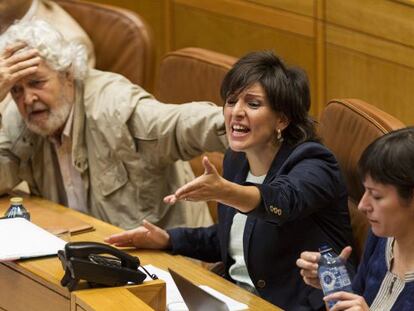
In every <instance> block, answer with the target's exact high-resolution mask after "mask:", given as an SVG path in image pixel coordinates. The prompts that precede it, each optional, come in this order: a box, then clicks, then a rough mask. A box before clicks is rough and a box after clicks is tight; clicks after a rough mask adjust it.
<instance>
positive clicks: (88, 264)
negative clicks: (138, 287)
mask: <svg viewBox="0 0 414 311" xmlns="http://www.w3.org/2000/svg"><path fill="white" fill-rule="evenodd" d="M101 254H108V255H110V256H103V255H101ZM58 257H59V259H60V261H61V262H62V266H63V269H64V270H65V275H64V276H63V278H62V280H61V281H60V283H61V284H62V286H67V287H68V289H69V291H73V290H75V289H76V286H77V285H78V282H79V280H81V279H83V280H86V281H88V282H89V283H90V284H98V285H106V286H120V285H125V284H127V283H135V284H140V283H142V282H143V281H144V279H145V278H146V275H145V274H144V273H143V272H141V271H139V270H138V267H139V266H140V262H139V259H138V257H134V256H131V255H129V254H127V253H126V252H123V251H121V250H119V249H116V248H115V247H112V246H110V245H107V244H103V243H96V242H69V243H67V244H66V245H65V249H64V250H60V251H59V252H58ZM144 270H145V269H144ZM150 277H151V278H153V279H154V278H157V277H156V276H154V275H150Z"/></svg>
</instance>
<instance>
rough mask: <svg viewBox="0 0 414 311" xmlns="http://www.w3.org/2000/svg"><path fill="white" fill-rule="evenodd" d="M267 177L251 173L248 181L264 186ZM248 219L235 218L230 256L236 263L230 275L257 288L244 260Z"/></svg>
mask: <svg viewBox="0 0 414 311" xmlns="http://www.w3.org/2000/svg"><path fill="white" fill-rule="evenodd" d="M265 177H266V175H263V176H254V175H253V174H252V173H251V172H249V174H248V175H247V178H246V181H247V182H251V183H255V184H262V183H263V181H264V179H265ZM246 219H247V216H246V215H245V214H241V213H236V215H234V218H233V224H232V225H231V229H230V244H229V254H230V257H231V258H233V259H234V261H235V262H234V264H233V265H232V266H231V267H230V269H229V274H230V276H231V278H232V279H233V280H235V281H237V282H241V283H244V284H248V285H250V286H251V287H253V288H254V287H255V286H254V285H253V282H252V280H251V279H250V276H249V272H248V271H247V267H246V261H245V260H244V251H243V233H244V227H245V226H246Z"/></svg>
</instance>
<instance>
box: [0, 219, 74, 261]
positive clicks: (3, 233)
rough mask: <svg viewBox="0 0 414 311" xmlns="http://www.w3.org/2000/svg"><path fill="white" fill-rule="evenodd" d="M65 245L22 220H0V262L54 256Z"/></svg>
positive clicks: (63, 242) (50, 234)
mask: <svg viewBox="0 0 414 311" xmlns="http://www.w3.org/2000/svg"><path fill="white" fill-rule="evenodd" d="M65 244H66V242H65V241H64V240H62V239H59V238H58V237H56V236H54V235H53V234H52V233H50V232H48V231H46V230H44V229H42V228H40V227H39V226H37V225H35V224H34V223H31V222H30V221H28V220H26V219H24V218H21V217H17V218H6V219H0V261H12V260H18V259H25V258H31V257H40V256H47V255H56V254H57V252H58V250H60V249H63V248H64V247H65Z"/></svg>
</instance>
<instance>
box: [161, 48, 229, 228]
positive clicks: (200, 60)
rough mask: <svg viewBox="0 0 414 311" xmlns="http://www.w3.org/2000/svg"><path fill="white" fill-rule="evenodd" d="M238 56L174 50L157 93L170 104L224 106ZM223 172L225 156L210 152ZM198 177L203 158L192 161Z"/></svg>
mask: <svg viewBox="0 0 414 311" xmlns="http://www.w3.org/2000/svg"><path fill="white" fill-rule="evenodd" d="M236 60H237V59H236V58H234V57H231V56H228V55H224V54H220V53H216V52H213V51H209V50H205V49H201V48H184V49H180V50H177V51H173V52H170V53H168V54H166V55H165V57H164V58H163V59H162V61H161V64H160V68H159V73H158V76H157V78H156V81H155V96H156V98H157V99H158V100H160V101H162V102H166V103H172V104H181V103H186V102H191V101H197V100H207V101H211V102H213V103H215V104H217V105H222V104H223V102H222V99H221V98H220V86H221V82H222V80H223V78H224V76H225V75H226V73H227V71H228V70H229V69H230V68H231V66H232V65H233V64H234V63H235V62H236ZM207 155H208V157H209V159H210V160H211V161H212V162H213V164H214V165H215V166H216V167H217V168H218V170H219V172H220V173H222V161H223V155H222V154H220V153H217V152H212V153H208V154H207ZM190 164H191V167H192V169H193V171H194V174H195V175H196V176H199V175H201V174H203V172H204V169H203V167H202V165H201V157H197V158H195V159H193V160H191V162H190ZM208 204H209V208H210V213H211V215H212V217H213V220H214V221H216V220H217V206H216V204H215V202H208Z"/></svg>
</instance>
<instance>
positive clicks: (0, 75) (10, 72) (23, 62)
mask: <svg viewBox="0 0 414 311" xmlns="http://www.w3.org/2000/svg"><path fill="white" fill-rule="evenodd" d="M41 60H42V59H41V57H40V56H39V53H38V51H37V50H35V49H30V48H29V49H28V48H27V45H26V44H25V43H23V42H16V43H13V44H10V45H9V46H7V47H6V48H5V49H4V50H3V51H2V52H1V54H0V102H1V101H3V99H4V98H5V97H6V95H7V93H8V92H9V91H10V89H11V88H12V87H13V85H14V84H15V83H16V82H17V81H19V80H20V79H22V78H24V77H26V76H28V75H31V74H33V73H35V72H36V70H37V68H38V66H39V64H40V62H41Z"/></svg>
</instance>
